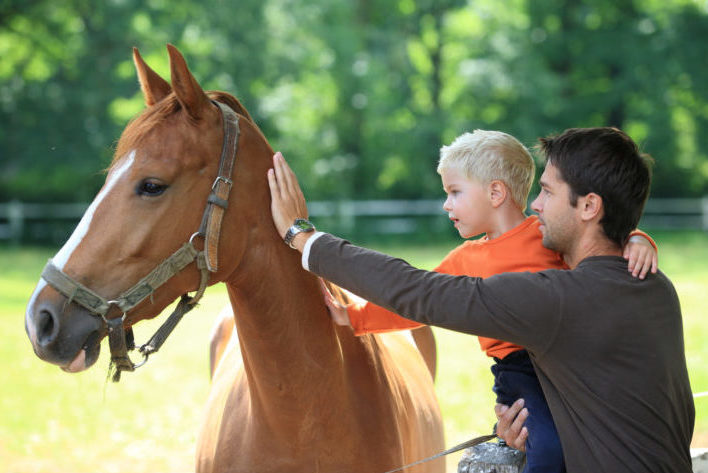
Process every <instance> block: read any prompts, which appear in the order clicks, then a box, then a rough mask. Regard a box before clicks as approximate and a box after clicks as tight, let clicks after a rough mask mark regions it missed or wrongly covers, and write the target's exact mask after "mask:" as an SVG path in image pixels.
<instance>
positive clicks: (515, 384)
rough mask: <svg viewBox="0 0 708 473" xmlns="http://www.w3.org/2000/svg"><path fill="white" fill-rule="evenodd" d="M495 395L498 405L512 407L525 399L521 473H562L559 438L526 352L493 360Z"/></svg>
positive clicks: (563, 470) (518, 352) (520, 351)
mask: <svg viewBox="0 0 708 473" xmlns="http://www.w3.org/2000/svg"><path fill="white" fill-rule="evenodd" d="M494 361H496V363H495V364H494V365H492V373H494V388H493V389H494V392H495V393H496V395H497V402H498V403H501V404H506V405H507V406H510V405H512V404H513V403H514V402H515V401H516V400H517V399H519V398H523V399H524V407H525V408H527V409H528V411H529V417H528V418H527V419H526V423H525V424H524V425H525V426H526V428H527V429H528V432H529V436H528V438H527V439H526V467H525V468H524V471H523V472H522V473H565V462H564V461H563V451H562V450H561V444H560V438H559V437H558V432H557V431H556V426H555V424H554V423H553V417H552V416H551V411H550V410H549V409H548V403H547V402H546V398H545V397H544V395H543V391H542V390H541V385H540V384H539V382H538V378H537V377H536V372H535V371H534V369H533V365H532V364H531V359H530V358H529V354H528V352H527V351H526V350H519V351H515V352H513V353H510V354H509V355H507V356H506V357H505V358H503V359H499V358H494Z"/></svg>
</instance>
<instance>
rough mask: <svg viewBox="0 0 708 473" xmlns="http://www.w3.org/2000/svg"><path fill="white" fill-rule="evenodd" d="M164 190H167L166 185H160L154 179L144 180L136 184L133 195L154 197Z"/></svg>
mask: <svg viewBox="0 0 708 473" xmlns="http://www.w3.org/2000/svg"><path fill="white" fill-rule="evenodd" d="M165 189H167V185H166V184H160V183H159V182H156V181H155V180H154V179H145V180H144V181H142V182H140V184H138V187H137V188H136V189H135V193H136V194H138V195H144V196H148V197H156V196H158V195H160V194H162V193H163V192H165Z"/></svg>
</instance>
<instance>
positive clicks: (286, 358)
mask: <svg viewBox="0 0 708 473" xmlns="http://www.w3.org/2000/svg"><path fill="white" fill-rule="evenodd" d="M167 50H168V54H169V58H170V75H171V81H170V82H171V83H168V82H167V81H166V80H164V79H163V78H161V77H160V76H159V75H158V74H157V73H156V72H154V71H153V70H152V69H151V68H150V67H149V66H148V65H147V64H146V63H145V61H144V60H143V59H142V57H141V56H140V54H139V52H138V50H137V49H135V48H134V49H133V61H134V63H135V66H136V69H137V74H138V79H139V83H140V87H141V89H142V93H143V96H144V100H145V105H146V108H145V110H144V111H143V112H141V113H140V114H139V115H138V116H137V117H136V118H134V119H133V120H132V121H131V122H129V123H128V125H127V126H126V128H125V129H124V131H123V133H122V134H121V137H120V139H119V141H118V143H117V145H116V150H115V153H114V158H113V162H112V163H111V165H110V167H109V169H108V173H107V177H106V182H105V184H104V186H103V187H102V188H101V190H100V191H99V193H98V194H97V196H96V198H95V199H94V201H93V202H92V203H91V205H90V206H89V208H88V210H87V211H86V213H85V214H84V216H83V217H82V219H81V221H80V222H79V224H78V226H77V227H76V229H75V230H74V233H73V234H72V235H71V236H70V238H69V239H68V241H67V242H66V243H65V244H64V246H63V247H62V248H61V249H60V250H59V252H58V253H57V254H56V255H55V256H54V258H52V260H50V262H49V263H48V264H47V267H46V268H45V270H44V272H43V273H42V277H41V278H40V280H39V282H38V284H37V287H36V288H35V290H34V292H33V294H32V296H31V298H30V300H29V302H28V306H27V311H26V314H25V328H26V331H27V334H28V337H29V339H30V341H31V343H32V346H33V349H34V351H35V353H36V355H37V356H39V357H40V358H41V359H43V360H45V361H47V362H50V363H53V364H55V365H58V366H60V367H61V368H62V369H64V370H65V371H68V372H78V371H82V370H85V369H88V368H89V367H91V366H92V365H93V364H94V363H95V362H96V360H97V358H98V354H99V350H100V343H101V341H102V339H103V338H104V337H108V338H109V346H110V348H111V352H112V354H113V357H112V362H113V363H115V365H116V368H117V376H116V378H117V377H119V375H120V372H121V371H130V370H132V369H135V367H137V366H138V365H136V364H133V363H132V362H131V361H130V358H129V357H128V356H127V351H129V350H130V349H131V348H132V345H133V344H132V343H131V340H130V338H131V337H130V327H132V326H133V325H135V324H137V323H139V322H140V321H141V320H145V319H150V318H154V317H156V316H157V315H159V314H160V313H161V312H162V310H163V309H165V308H166V307H167V306H168V305H170V303H172V302H173V301H174V300H176V299H177V298H178V297H180V295H182V300H181V302H180V304H179V305H178V308H179V307H182V306H184V307H186V309H184V310H180V311H179V314H178V315H179V317H181V315H182V314H183V313H185V312H186V310H188V309H189V308H191V307H192V306H193V305H194V304H195V303H196V300H197V299H198V298H199V297H200V296H201V294H202V293H203V292H204V289H205V288H206V286H208V285H213V284H216V283H219V282H221V283H224V284H226V287H227V292H228V296H229V301H230V305H231V310H230V311H228V313H227V314H228V315H227V316H226V317H225V318H222V319H221V320H220V321H218V325H217V329H216V330H215V331H214V337H213V339H212V346H211V348H212V368H211V374H212V380H211V387H210V392H209V397H208V401H207V405H206V407H205V411H204V412H205V415H204V421H203V425H202V427H201V431H200V433H199V435H198V440H197V448H196V452H197V453H196V471H198V472H199V473H216V472H249V473H250V472H253V471H258V472H262V473H268V472H282V471H288V472H290V473H298V472H302V473H305V472H307V473H311V472H318V471H319V472H352V473H354V472H356V473H359V472H371V473H377V472H381V473H383V472H385V471H388V470H390V469H393V468H397V467H400V466H402V465H404V464H407V463H411V462H414V461H416V460H419V459H421V458H424V457H427V456H430V455H432V454H434V453H437V452H438V451H440V450H442V448H443V430H442V420H441V415H440V409H439V406H438V404H437V399H436V396H435V391H434V384H433V383H434V379H433V376H432V375H431V370H430V368H431V367H432V366H433V365H434V362H431V357H430V355H431V349H430V348H431V340H432V339H431V337H432V335H431V332H430V329H429V328H427V327H426V328H422V329H418V331H417V332H418V337H417V338H418V339H419V340H423V341H426V340H427V345H424V349H423V351H422V352H421V350H419V349H418V348H417V346H416V345H415V344H412V343H410V341H409V340H408V339H407V338H406V337H405V336H404V335H403V334H400V333H390V334H384V335H365V336H362V337H355V336H353V335H352V332H351V330H350V329H349V328H348V327H340V326H337V325H335V324H333V322H332V321H331V319H330V317H329V316H328V313H327V309H326V306H325V304H324V300H323V296H322V292H321V291H322V288H321V282H320V281H319V280H318V279H317V278H316V277H314V276H313V275H311V274H310V273H308V272H306V271H305V270H304V269H302V267H301V264H300V258H299V255H298V254H297V252H295V251H293V250H291V249H290V248H288V246H287V245H285V244H284V243H283V241H282V239H281V237H280V236H279V235H278V234H277V232H276V230H275V227H274V225H273V223H272V220H271V216H270V194H269V190H268V183H267V179H266V172H267V170H268V169H269V168H270V167H271V166H272V156H273V150H272V148H271V147H270V145H269V144H268V142H267V140H266V138H265V137H264V136H263V134H262V132H261V131H260V129H259V128H258V126H257V125H256V124H255V123H254V121H253V119H252V118H251V116H250V115H249V113H248V111H247V110H246V109H245V108H244V107H243V106H242V105H241V103H240V102H239V101H238V100H237V99H236V98H235V97H233V96H232V95H230V94H228V93H226V92H219V91H207V92H205V91H204V90H203V89H202V88H201V86H200V85H199V83H198V82H197V80H196V79H195V78H194V76H193V75H192V73H191V72H190V70H189V68H188V66H187V63H186V61H185V59H184V57H183V56H182V54H181V53H180V52H179V51H178V50H177V48H175V47H174V46H172V45H168V46H167ZM226 155H230V156H231V157H230V158H229V157H228V156H227V157H226V158H224V157H225V156H226ZM225 159H226V161H227V164H226V165H225V164H224V162H225ZM228 163H231V164H228ZM202 211H203V212H202ZM195 290H196V291H197V295H195V296H193V297H188V296H187V295H186V294H187V293H188V292H191V291H195ZM176 312H177V311H176ZM170 318H172V316H171V317H170ZM168 332H169V331H168ZM164 337H165V335H164V334H162V335H160V336H159V337H157V338H159V339H160V340H159V342H158V344H157V345H156V347H155V346H153V347H152V348H151V350H152V351H155V350H156V348H159V344H161V343H162V342H163V341H164ZM146 345H147V344H146ZM432 347H434V342H433V344H432ZM144 348H145V346H143V347H141V352H143V355H144V356H145V357H146V359H147V356H148V354H149V353H150V351H149V350H145V349H144ZM424 355H428V357H427V360H426V358H425V357H424ZM408 471H415V472H426V473H434V472H435V473H439V472H442V471H444V463H443V462H442V461H441V460H435V461H433V462H429V463H426V464H423V465H420V466H416V467H413V468H410V469H409V470H408Z"/></svg>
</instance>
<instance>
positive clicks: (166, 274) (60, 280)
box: [42, 101, 240, 382]
mask: <svg viewBox="0 0 708 473" xmlns="http://www.w3.org/2000/svg"><path fill="white" fill-rule="evenodd" d="M212 102H213V103H214V104H215V105H217V106H218V107H219V110H220V111H221V116H222V120H223V123H224V142H223V146H222V149H221V157H220V159H219V172H218V175H217V176H216V179H215V180H214V184H212V187H211V192H210V193H209V197H208V198H207V203H206V207H205V209H204V214H203V216H202V222H201V225H200V226H199V230H197V232H196V233H194V234H193V235H192V236H191V238H190V239H189V241H188V242H187V243H185V244H184V245H182V247H181V248H180V249H178V250H177V251H175V252H174V253H172V255H171V256H169V257H168V258H167V259H165V260H164V261H162V263H160V264H159V265H157V267H155V269H153V270H152V271H150V273H149V274H148V275H147V276H145V277H144V278H142V279H141V280H140V281H138V283H137V284H135V285H134V286H133V287H131V288H130V289H128V290H127V291H125V292H123V293H122V294H121V295H119V296H118V297H116V298H115V299H112V300H107V299H105V298H103V297H101V296H100V295H98V294H96V293H95V292H94V291H92V290H91V289H89V288H88V287H86V286H84V285H83V284H81V283H80V282H78V281H76V280H74V279H73V278H72V277H71V276H69V275H68V274H66V273H65V272H63V271H62V270H61V269H59V268H58V267H57V266H56V265H55V264H54V263H53V262H52V260H51V259H50V260H49V262H48V263H47V265H46V266H45V267H44V270H43V271H42V279H44V280H45V281H46V282H47V283H48V284H49V285H50V286H52V287H53V288H54V289H56V290H57V291H59V292H60V293H61V294H63V295H64V296H65V297H67V298H68V302H67V303H71V302H75V303H77V304H79V305H81V306H82V307H84V308H86V309H88V310H89V311H90V312H91V313H93V314H96V315H98V316H100V317H101V319H102V320H103V327H102V329H103V328H105V330H107V332H108V344H109V347H110V350H111V366H112V367H113V369H114V373H113V377H112V379H113V381H114V382H117V381H119V380H120V374H121V372H122V371H135V369H136V368H139V367H140V366H142V365H144V364H145V362H147V359H148V356H150V355H151V354H153V353H155V352H157V351H158V350H159V349H160V347H161V346H162V344H163V343H164V342H165V340H166V339H167V337H168V336H169V335H170V333H172V330H174V328H175V326H176V325H177V323H178V322H179V321H180V320H181V319H182V316H183V315H184V314H186V313H187V312H189V311H190V310H192V309H193V308H194V307H195V306H196V304H197V302H198V301H199V299H201V297H202V295H203V294H204V291H205V290H206V287H207V284H208V283H209V273H210V272H216V270H217V269H218V247H219V236H220V234H221V222H222V219H223V217H224V213H225V212H226V208H227V207H228V201H229V193H230V192H231V187H232V185H233V181H232V180H231V176H232V174H233V169H234V163H235V161H236V151H237V150H238V138H239V132H240V130H239V125H238V115H236V113H235V112H234V111H233V110H231V108H229V107H228V106H227V105H224V104H222V103H220V102H216V101H212ZM197 236H200V237H202V238H203V239H204V250H203V251H199V250H197V249H196V248H195V246H194V243H193V241H194V238H195V237H197ZM193 261H196V263H197V268H198V269H199V271H200V273H201V277H200V281H199V288H198V289H197V292H196V293H195V294H194V296H191V297H190V296H188V295H187V294H183V295H182V297H181V298H180V301H179V304H177V307H176V308H175V310H174V311H173V312H172V314H170V316H169V317H168V319H167V320H166V321H165V323H163V324H162V326H160V328H159V329H158V330H157V332H155V334H154V335H153V336H152V337H151V338H150V340H148V341H147V343H145V344H144V345H142V346H141V347H140V348H139V349H138V351H140V353H141V354H142V355H143V360H142V361H141V362H140V363H137V364H135V363H133V362H132V361H131V359H130V357H129V356H128V351H130V350H133V349H134V348H135V343H134V342H133V332H132V329H131V328H128V329H126V328H125V326H124V322H125V319H126V314H127V313H128V311H130V310H131V309H133V308H134V307H136V306H137V305H138V304H140V303H141V302H142V301H144V300H145V299H146V298H148V297H152V294H153V293H154V292H155V291H156V290H157V289H158V288H159V287H160V286H162V285H163V284H165V283H166V282H167V281H169V280H170V279H171V278H172V277H173V276H175V275H176V274H178V273H179V272H180V271H182V270H183V269H184V268H185V267H187V266H188V265H189V264H191V263H192V262H193ZM112 306H116V307H118V309H120V311H121V313H122V314H123V315H122V316H119V317H114V318H110V319H109V318H107V314H108V312H109V311H110V309H111V307H112Z"/></svg>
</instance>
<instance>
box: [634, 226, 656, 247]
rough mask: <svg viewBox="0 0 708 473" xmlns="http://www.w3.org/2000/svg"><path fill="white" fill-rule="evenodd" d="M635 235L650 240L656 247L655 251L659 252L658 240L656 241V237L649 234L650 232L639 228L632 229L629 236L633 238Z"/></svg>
mask: <svg viewBox="0 0 708 473" xmlns="http://www.w3.org/2000/svg"><path fill="white" fill-rule="evenodd" d="M633 236H641V237H644V238H646V239H647V241H648V242H649V244H650V245H651V246H653V247H654V251H656V252H657V253H658V252H659V247H658V246H656V242H655V241H654V239H653V238H652V237H651V236H649V234H648V233H646V232H643V231H641V230H640V229H638V228H637V229H636V230H632V231H631V232H630V233H629V238H632V237H633Z"/></svg>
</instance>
